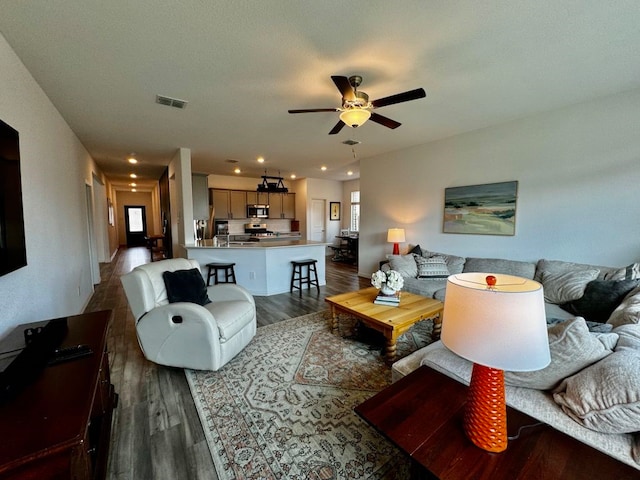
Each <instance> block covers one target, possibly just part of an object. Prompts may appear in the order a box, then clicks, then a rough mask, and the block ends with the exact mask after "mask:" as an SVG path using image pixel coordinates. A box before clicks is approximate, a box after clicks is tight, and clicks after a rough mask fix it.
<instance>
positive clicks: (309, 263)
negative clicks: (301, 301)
mask: <svg viewBox="0 0 640 480" xmlns="http://www.w3.org/2000/svg"><path fill="white" fill-rule="evenodd" d="M316 263H318V261H317V260H314V259H312V258H309V259H305V260H291V264H292V265H293V271H292V272H291V288H289V292H293V289H294V288H297V289H298V290H299V291H300V297H302V286H303V285H304V284H307V285H308V288H311V286H312V285H315V286H316V288H317V289H318V294H320V284H319V283H318V270H316ZM304 267H307V270H306V275H304ZM312 272H313V276H314V279H311V273H312Z"/></svg>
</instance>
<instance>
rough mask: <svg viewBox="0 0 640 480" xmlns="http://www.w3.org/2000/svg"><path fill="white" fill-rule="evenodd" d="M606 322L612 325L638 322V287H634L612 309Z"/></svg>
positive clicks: (639, 305)
mask: <svg viewBox="0 0 640 480" xmlns="http://www.w3.org/2000/svg"><path fill="white" fill-rule="evenodd" d="M607 323H610V324H611V325H613V326H614V327H619V326H620V325H626V324H632V323H635V324H638V323H640V287H637V288H634V289H633V290H631V291H630V292H629V293H628V294H627V296H626V297H625V298H624V300H622V303H621V304H620V305H618V308H616V309H615V310H614V311H613V313H612V314H611V316H610V317H609V320H607Z"/></svg>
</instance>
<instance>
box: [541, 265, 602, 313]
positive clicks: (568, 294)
mask: <svg viewBox="0 0 640 480" xmlns="http://www.w3.org/2000/svg"><path fill="white" fill-rule="evenodd" d="M598 273H600V270H595V269H586V270H573V271H569V272H562V273H545V274H544V275H543V276H542V280H541V283H542V285H543V287H544V299H545V300H546V301H547V302H549V303H556V304H558V305H561V304H563V303H567V302H571V301H573V300H577V299H578V298H580V297H582V296H583V295H584V290H585V288H586V287H587V283H589V282H590V281H591V280H595V279H596V278H597V277H598Z"/></svg>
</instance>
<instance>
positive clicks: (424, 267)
mask: <svg viewBox="0 0 640 480" xmlns="http://www.w3.org/2000/svg"><path fill="white" fill-rule="evenodd" d="M414 263H415V264H416V265H417V267H418V278H447V277H448V276H449V275H450V274H449V268H448V267H447V262H446V261H445V259H444V257H439V256H437V255H436V256H433V257H429V258H425V257H421V256H416V257H415V262H414Z"/></svg>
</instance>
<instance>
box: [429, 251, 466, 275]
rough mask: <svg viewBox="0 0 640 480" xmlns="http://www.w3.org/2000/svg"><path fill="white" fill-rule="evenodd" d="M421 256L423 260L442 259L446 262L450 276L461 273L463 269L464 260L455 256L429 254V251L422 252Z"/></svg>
mask: <svg viewBox="0 0 640 480" xmlns="http://www.w3.org/2000/svg"><path fill="white" fill-rule="evenodd" d="M422 256H423V257H425V258H429V257H442V258H444V261H445V262H447V268H448V269H449V273H451V274H452V275H454V274H456V273H462V270H463V269H464V262H465V261H466V258H464V257H457V256H455V255H447V254H446V253H438V252H430V251H429V250H424V249H423V250H422Z"/></svg>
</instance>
